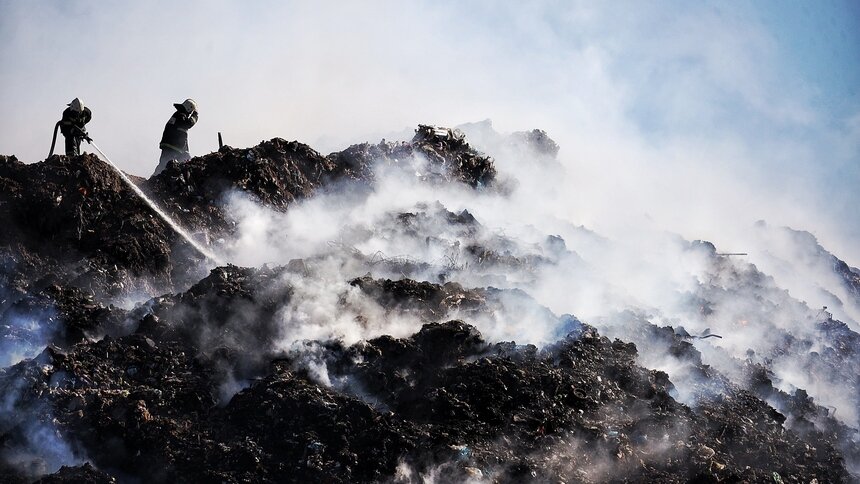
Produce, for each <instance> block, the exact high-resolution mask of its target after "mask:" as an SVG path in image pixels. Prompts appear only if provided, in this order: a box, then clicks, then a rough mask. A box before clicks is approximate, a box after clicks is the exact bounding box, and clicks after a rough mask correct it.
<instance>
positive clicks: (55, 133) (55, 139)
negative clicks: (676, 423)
mask: <svg viewBox="0 0 860 484" xmlns="http://www.w3.org/2000/svg"><path fill="white" fill-rule="evenodd" d="M60 123H62V121H57V124H55V125H54V138H53V139H52V140H51V152H50V153H48V158H50V157H52V156H54V146H56V145H57V130H58V129H60Z"/></svg>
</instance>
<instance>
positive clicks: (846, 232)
mask: <svg viewBox="0 0 860 484" xmlns="http://www.w3.org/2000/svg"><path fill="white" fill-rule="evenodd" d="M2 9H3V15H2V17H3V20H2V22H3V24H2V26H3V28H2V29H0V31H2V34H0V35H2V42H0V46H2V47H0V62H2V63H3V65H7V66H13V67H12V68H9V69H3V74H2V76H3V77H2V85H3V89H2V93H0V96H2V97H0V100H2V103H3V105H4V106H6V109H7V110H8V111H10V112H12V113H14V116H6V117H4V120H3V121H0V123H2V125H0V127H2V129H0V146H2V147H3V151H4V152H11V153H15V154H18V155H19V156H20V157H21V158H22V159H24V160H28V161H35V160H39V159H41V158H42V157H43V156H45V152H46V151H47V146H48V138H49V136H50V128H51V126H52V123H53V120H54V119H55V118H57V117H58V115H59V112H60V110H61V109H62V107H63V106H64V104H65V103H66V102H68V100H69V99H71V98H72V97H74V96H81V97H83V98H84V99H85V100H86V101H87V102H88V103H89V104H90V105H91V106H92V107H93V108H94V112H95V117H94V120H93V122H92V123H91V132H92V134H93V136H95V137H96V139H97V141H98V142H99V143H100V146H101V147H102V148H103V149H105V150H106V152H107V153H109V155H110V156H112V157H113V158H114V159H115V160H116V161H117V162H118V163H119V164H120V166H121V167H123V168H124V169H126V170H128V171H130V172H132V173H136V174H141V175H148V174H149V173H150V172H151V170H152V169H153V167H154V165H155V163H154V160H155V159H156V158H157V155H158V151H157V150H158V148H157V143H158V139H159V136H160V133H161V129H162V127H163V123H164V122H165V120H166V119H167V117H169V115H170V112H171V109H172V108H171V103H173V102H176V101H178V100H181V99H183V98H185V97H188V96H191V97H194V98H196V99H197V100H198V102H199V104H200V106H201V118H200V123H199V125H198V126H197V127H195V128H194V130H193V131H192V133H191V146H192V152H193V153H194V154H201V153H205V152H208V151H211V150H214V149H215V148H216V146H217V145H216V132H218V131H221V132H223V133H224V136H225V139H226V142H227V143H228V144H230V145H232V146H251V145H253V144H256V142H258V141H259V140H260V139H266V138H271V137H273V136H282V137H286V138H290V139H299V140H303V141H310V142H311V143H312V144H314V145H315V146H316V147H318V148H322V149H324V150H325V149H336V148H342V147H343V146H345V145H346V144H347V143H348V142H353V141H358V140H362V141H363V140H366V139H372V138H374V137H381V136H384V134H383V133H387V132H390V131H392V130H395V131H399V130H400V129H401V127H404V126H414V125H415V124H416V123H417V122H435V123H438V124H443V125H454V124H459V123H462V122H466V121H472V120H476V119H483V118H486V117H491V118H492V119H493V120H494V121H495V123H496V125H497V127H498V128H499V129H501V130H506V131H513V130H516V129H522V128H523V127H524V126H539V127H542V128H544V129H547V130H549V132H550V133H551V134H552V135H553V136H554V138H555V139H556V140H558V141H560V144H561V145H562V147H563V150H564V152H565V154H566V155H567V156H566V158H565V160H566V163H568V164H569V165H570V166H569V168H571V169H572V173H573V174H574V176H573V177H572V179H571V180H570V184H568V185H567V186H566V187H565V189H566V192H567V194H568V196H567V197H566V198H565V200H564V202H565V206H564V208H563V209H562V210H564V211H566V212H568V215H569V217H567V218H572V219H574V220H577V221H578V222H579V223H583V224H585V225H587V226H589V227H593V228H601V229H603V228H604V227H603V226H607V228H608V227H609V226H613V227H616V228H618V229H619V230H623V228H625V227H628V226H629V225H630V224H631V223H633V222H634V221H635V222H637V223H641V218H642V216H647V218H648V219H649V220H651V221H654V222H655V223H657V224H658V225H659V226H661V227H669V228H671V229H672V230H676V231H679V232H683V231H686V232H696V234H697V235H696V236H694V237H697V238H704V239H708V240H713V241H715V242H717V243H718V244H720V245H721V246H722V245H723V244H726V245H728V244H730V243H731V242H732V241H733V240H734V239H733V238H732V234H733V233H737V232H740V233H744V231H746V230H747V227H748V225H747V223H751V222H754V221H755V220H757V219H765V220H768V222H769V223H771V224H774V225H789V226H792V227H803V228H804V229H806V230H810V231H812V232H813V233H815V234H816V235H817V236H818V237H819V238H820V239H821V240H822V241H823V242H824V245H825V246H826V247H830V248H832V250H834V251H835V252H836V253H837V254H840V255H842V256H843V258H847V259H849V260H857V259H858V258H860V254H858V253H857V252H856V247H858V246H860V244H858V243H857V242H858V240H860V239H858V237H860V232H858V230H860V229H858V226H857V224H856V222H855V221H854V220H853V219H854V218H856V217H852V213H851V208H850V207H853V206H856V205H857V202H858V199H857V198H856V197H857V195H856V193H855V190H854V189H853V187H855V186H856V185H857V182H858V176H860V174H858V172H857V168H856V167H857V165H856V161H857V153H858V144H857V143H858V142H857V140H858V139H860V136H858V126H860V124H858V122H857V120H858V119H860V114H858V111H857V109H856V108H857V106H856V103H854V102H853V101H852V100H851V99H850V98H849V99H847V100H848V101H849V102H848V104H847V105H846V108H844V109H842V110H840V111H838V112H836V111H832V110H827V109H824V108H822V106H824V107H825V108H826V105H823V104H820V103H819V102H818V101H819V99H820V98H821V96H824V95H825V94H818V93H817V91H816V89H817V86H816V85H815V84H811V83H810V81H808V80H807V78H806V77H804V76H803V75H802V74H803V71H801V70H798V69H797V68H796V66H794V64H793V63H792V57H791V55H792V51H790V50H788V49H789V48H790V47H791V45H789V44H786V42H787V40H786V39H784V38H781V37H778V36H777V35H776V34H777V33H778V32H776V31H775V30H774V27H773V26H772V25H771V24H770V23H768V22H771V20H770V17H768V21H767V22H765V21H763V20H762V12H760V11H759V10H756V8H755V7H752V6H744V5H736V6H732V8H728V7H721V6H712V5H676V4H672V3H665V4H663V3H658V4H653V5H648V6H642V5H640V4H632V5H628V6H627V7H626V8H619V7H615V6H613V7H610V6H594V5H579V4H563V5H560V4H553V3H539V4H531V3H530V4H529V5H498V4H496V3H495V2H488V3H480V2H479V3H474V4H470V5H467V6H462V5H460V4H455V3H451V4H449V3H445V2H426V3H422V2H419V3H416V4H412V5H408V6H402V5H401V4H399V3H393V2H376V3H370V4H367V3H364V4H360V5H343V4H341V3H337V4H322V5H318V4H314V5H310V4H304V3H286V4H285V3H281V2H277V3H275V2H255V3H254V4H251V5H248V4H246V3H233V2H216V3H211V2H205V3H204V2H200V3H195V2H191V3H184V4H182V5H179V6H177V5H172V4H171V5H170V6H169V8H163V6H162V5H159V4H157V3H151V2H147V3H145V4H139V5H120V4H116V5H104V4H99V3H91V2H85V1H82V2H72V3H63V4H56V3H38V2H37V3H33V2H28V3H27V4H26V5H25V4H18V3H13V2H8V3H3V4H2ZM168 12H169V13H168ZM828 12H829V10H828ZM836 13H838V12H836ZM764 14H766V15H773V16H775V17H774V20H772V22H777V23H778V22H779V19H780V18H783V17H779V14H780V12H770V11H766V12H764ZM782 15H784V16H786V18H787V16H788V15H789V13H784V14H782ZM822 15H823V14H822ZM834 15H835V14H834ZM836 16H837V17H839V16H838V15H836ZM849 16H850V15H849ZM807 17H808V18H809V20H808V22H810V23H811V22H813V21H815V20H816V19H817V18H818V17H816V16H814V15H808V16H807ZM842 17H845V15H842ZM786 21H787V20H786ZM815 25H817V24H815ZM810 28H812V27H810ZM847 28H848V30H847V31H846V30H844V29H843V35H844V36H847V38H849V39H850V38H853V36H856V35H857V32H856V30H857V29H851V25H849V26H848V27H847ZM795 30H797V29H795ZM83 33H86V35H83ZM821 35H831V34H827V33H826V32H822V34H821ZM830 38H832V42H833V45H834V46H837V47H840V46H841V45H842V44H840V43H839V42H842V41H841V40H839V38H837V37H835V36H832V37H825V39H830ZM841 66H842V67H841V69H842V70H841V71H839V72H840V75H841V76H847V77H848V78H849V79H850V77H851V76H853V75H854V72H853V71H852V70H851V69H850V68H849V67H848V66H847V65H846V64H844V63H843V64H841ZM829 67H830V68H832V69H840V67H839V65H837V66H829ZM793 68H794V70H792V69H793ZM828 95H829V94H828ZM852 109H853V111H852ZM39 126H43V127H44V128H43V129H39V128H38V127H39ZM787 207H791V208H787ZM631 217H632V220H631ZM747 218H748V219H750V220H747ZM735 221H742V222H744V223H743V224H740V225H739V227H735V229H734V230H731V229H730V228H729V227H727V225H730V224H729V222H735ZM597 225H600V226H601V227H597ZM603 231H604V232H605V230H603Z"/></svg>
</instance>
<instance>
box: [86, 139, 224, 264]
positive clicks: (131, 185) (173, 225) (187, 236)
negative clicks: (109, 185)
mask: <svg viewBox="0 0 860 484" xmlns="http://www.w3.org/2000/svg"><path fill="white" fill-rule="evenodd" d="M87 142H88V143H89V144H90V145H92V147H93V148H95V149H96V151H98V152H99V154H100V155H101V156H102V158H103V159H104V161H105V162H106V163H107V164H108V166H110V167H111V168H113V169H114V171H116V172H117V173H118V174H119V176H120V177H121V178H122V179H123V181H125V183H126V184H127V185H128V186H129V188H131V189H132V190H133V191H134V193H136V194H137V196H139V197H140V198H141V199H143V201H144V202H146V204H147V205H149V208H151V209H152V210H153V211H154V212H155V213H156V214H158V216H159V217H161V219H162V220H164V221H165V222H166V223H167V225H169V226H170V227H171V228H172V229H173V230H174V231H175V232H176V233H177V234H179V236H180V237H182V238H183V239H185V241H186V242H188V243H189V244H190V245H191V247H194V249H195V250H197V252H199V253H200V254H201V255H203V256H204V257H206V258H207V259H209V260H211V261H213V262H215V263H216V264H218V265H222V264H223V263H222V262H221V260H220V259H219V258H218V257H217V256H216V255H215V254H213V253H212V252H210V251H209V250H207V249H206V248H205V247H203V246H202V245H200V244H199V243H197V242H196V241H195V240H194V238H192V237H191V234H189V233H188V232H187V231H186V230H185V229H183V228H182V226H180V225H179V224H178V223H176V222H175V221H174V220H173V219H172V218H170V216H169V215H167V214H166V213H164V211H163V210H161V208H159V207H158V205H156V204H155V202H153V201H152V200H150V199H149V197H147V196H146V194H145V193H143V190H141V189H140V187H138V186H137V185H135V183H134V182H133V181H131V179H130V178H129V177H128V176H127V175H126V174H125V173H123V171H122V170H120V169H119V168H118V167H117V166H116V165H115V164H114V163H113V161H111V159H110V158H108V157H107V155H106V154H104V152H103V151H102V150H101V149H99V147H98V145H96V144H95V143H94V142H93V141H92V140H89V139H88V140H87Z"/></svg>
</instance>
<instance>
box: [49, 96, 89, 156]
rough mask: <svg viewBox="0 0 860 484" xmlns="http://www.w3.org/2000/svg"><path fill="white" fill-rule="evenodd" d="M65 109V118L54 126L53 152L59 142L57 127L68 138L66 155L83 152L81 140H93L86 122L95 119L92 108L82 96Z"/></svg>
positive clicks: (52, 152) (75, 154)
mask: <svg viewBox="0 0 860 484" xmlns="http://www.w3.org/2000/svg"><path fill="white" fill-rule="evenodd" d="M68 106H69V107H67V108H66V109H65V110H64V111H63V118H62V119H60V121H59V122H57V125H56V126H54V139H53V140H52V141H51V153H50V155H49V156H51V155H53V154H54V145H55V144H56V142H57V128H58V127H59V128H60V132H61V133H63V137H65V138H66V156H77V155H79V154H81V141H83V140H87V141H92V139H90V136H89V135H88V134H87V128H86V124H87V123H89V122H90V120H91V119H93V113H92V111H90V108H88V107H86V106H84V103H83V102H82V101H81V100H80V98H75V99H73V100H72V102H70V103H69V104H68Z"/></svg>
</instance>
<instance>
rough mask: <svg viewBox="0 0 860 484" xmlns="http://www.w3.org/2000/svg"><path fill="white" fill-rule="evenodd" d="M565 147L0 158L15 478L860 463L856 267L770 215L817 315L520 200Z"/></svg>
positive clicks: (0, 439)
mask: <svg viewBox="0 0 860 484" xmlns="http://www.w3.org/2000/svg"><path fill="white" fill-rule="evenodd" d="M464 133H467V134H468V135H469V136H471V135H472V134H474V135H475V138H476V139H480V140H481V142H482V146H481V150H480V151H479V150H478V149H476V148H475V147H474V146H472V145H471V144H470V143H469V142H468V141H467V134H464ZM558 151H559V147H558V146H557V145H556V144H555V142H553V141H552V140H551V139H550V138H549V137H548V136H547V134H546V133H544V132H542V131H540V130H534V131H529V132H523V133H515V134H514V135H511V136H502V135H499V134H498V133H495V132H494V131H492V129H491V127H490V126H489V125H488V123H483V124H482V123H478V124H474V125H467V126H463V127H462V131H461V130H454V129H446V128H438V127H433V126H425V125H421V126H419V127H418V129H417V130H416V133H415V136H414V138H412V139H411V140H409V141H396V142H384V141H383V142H380V143H378V144H368V143H365V144H360V145H355V146H351V147H349V148H347V149H345V150H343V151H341V152H337V153H332V154H329V155H327V156H325V155H322V154H320V153H318V152H317V151H315V150H314V149H312V148H311V147H309V146H307V145H304V144H301V143H299V142H296V141H291V142H288V141H285V140H283V139H278V138H276V139H273V140H270V141H265V142H263V143H261V144H259V145H258V146H255V147H252V148H246V149H235V148H230V147H226V146H225V147H223V148H222V149H221V150H219V151H218V152H215V153H211V154H208V155H205V156H202V157H197V158H192V159H190V160H188V161H187V162H184V163H178V162H173V161H171V162H168V163H166V166H165V167H164V169H163V171H161V172H160V173H158V174H157V175H154V176H153V177H151V178H149V179H139V178H133V177H126V176H125V175H124V174H122V173H119V172H117V171H116V170H114V169H113V168H112V166H111V165H109V164H107V163H105V162H104V161H102V160H101V159H99V158H98V157H96V156H94V155H88V154H85V155H80V156H74V157H63V156H52V157H50V158H48V159H47V160H45V161H43V162H40V163H34V164H23V163H21V162H19V161H18V160H17V159H15V158H14V157H11V156H3V157H0V188H2V189H0V224H2V226H3V227H4V230H3V231H2V232H0V264H2V265H0V267H2V270H0V364H2V367H3V368H2V369H0V482H9V483H19V482H21V483H23V482H36V481H39V482H135V481H145V482H177V481H180V482H209V481H219V482H240V481H255V482H284V481H301V482H379V481H384V482H464V481H471V482H547V481H555V482H559V481H560V482H606V481H658V482H688V481H708V482H722V481H730V482H738V481H744V482H804V483H808V482H822V483H823V482H847V481H852V480H857V479H858V477H860V439H858V433H857V428H858V415H857V408H858V402H860V381H858V378H860V377H858V375H860V334H858V333H857V332H856V331H857V329H858V325H857V321H856V320H855V319H853V315H856V314H857V312H856V308H858V307H860V271H858V270H857V269H855V268H852V267H851V266H849V265H848V264H846V263H844V262H842V261H841V260H839V259H837V258H836V257H835V256H832V255H831V254H830V253H828V252H827V251H826V250H824V249H823V248H822V247H820V246H819V245H818V243H817V241H815V240H814V238H812V239H810V238H809V237H806V236H805V235H803V234H802V233H795V232H793V231H788V229H779V228H773V227H767V226H766V225H762V226H760V227H757V228H756V230H759V231H761V232H760V233H761V234H762V237H783V238H789V239H790V241H791V244H789V246H790V247H792V248H793V249H792V250H803V252H804V254H806V258H805V259H804V265H803V266H801V267H800V268H799V269H797V270H801V271H803V270H807V269H808V268H816V270H817V269H818V268H821V267H824V268H825V269H828V270H829V271H830V273H829V274H827V276H826V277H825V276H824V275H821V277H820V278H819V279H817V280H818V281H821V282H819V283H818V284H817V286H816V288H815V289H811V290H810V291H813V292H812V293H816V294H817V293H823V292H824V291H826V292H827V294H829V296H828V301H831V302H830V304H829V306H830V307H831V309H833V308H835V309H833V312H824V313H822V312H821V311H816V310H813V309H811V308H810V307H809V306H808V305H807V303H806V302H804V301H801V300H799V299H796V298H795V297H794V296H793V295H792V294H794V292H789V291H787V290H786V289H785V287H783V286H782V285H781V284H784V283H785V282H784V281H788V280H789V279H788V278H787V275H786V274H787V273H786V272H785V271H775V272H774V273H773V274H768V273H766V272H765V271H764V269H760V268H759V267H757V266H756V265H753V264H751V263H749V262H746V261H744V260H742V259H736V258H730V257H727V256H725V255H721V254H719V253H718V252H717V251H716V249H715V248H714V246H713V245H712V244H710V243H707V242H702V241H693V242H690V241H686V240H683V239H681V238H680V237H677V236H673V235H671V234H657V235H655V236H654V239H653V242H654V243H653V244H651V245H650V246H649V247H651V248H650V249H649V250H652V251H653V252H654V253H657V254H659V255H661V256H662V255H665V254H671V258H674V260H678V261H680V262H679V264H678V265H679V267H672V268H666V267H662V266H660V265H654V264H651V263H650V262H649V261H651V260H652V259H650V258H649V253H648V251H646V250H643V248H642V247H641V246H640V247H638V248H637V250H636V251H630V250H628V248H627V247H626V246H625V243H624V241H615V240H610V239H607V238H605V237H603V236H601V235H600V234H597V233H594V232H592V231H590V230H588V229H586V228H584V227H580V226H575V225H573V224H569V223H565V222H561V221H558V220H557V219H553V218H551V217H547V218H546V219H543V218H542V215H541V213H540V212H539V211H538V210H537V209H532V207H530V206H527V207H526V210H525V212H527V217H524V218H522V219H521V218H518V215H517V213H518V211H517V206H522V205H523V204H525V205H528V201H527V200H524V199H523V198H522V197H523V190H522V189H521V187H520V186H519V185H518V181H517V178H518V176H517V173H516V172H515V170H516V169H520V170H531V171H534V169H535V168H536V167H541V168H543V169H545V171H546V172H548V173H556V172H557V171H558V170H560V167H559V165H557V163H556V162H555V157H556V156H557V154H558ZM484 153H492V154H493V155H494V156H496V157H495V158H493V157H490V156H488V155H487V154H484ZM544 181H545V183H546V185H547V191H548V192H550V191H552V189H553V188H554V187H553V180H551V179H547V180H544ZM138 191H139V192H140V193H138ZM141 194H142V195H143V196H141ZM148 200H151V203H148V202H147V201H148ZM158 210H163V212H164V216H160V215H159V214H158V212H157V211H158ZM500 212H501V213H502V214H503V215H504V217H502V216H500V215H499V214H500ZM502 219H504V221H505V222H507V223H502V221H500V220H502ZM547 220H549V221H554V223H556V224H557V225H554V226H553V229H554V230H553V231H551V232H550V231H547V230H546V227H547V226H548V225H547V223H545V222H546V221H547ZM178 228H181V229H182V230H178ZM183 233H185V235H183ZM798 234H800V235H798ZM198 244H199V245H200V246H201V247H203V249H204V250H203V251H201V250H198V249H196V248H195V245H198ZM201 252H204V253H201ZM205 252H212V253H213V256H211V257H210V256H206V255H205ZM768 257H769V259H767V261H765V265H766V266H768V263H769V267H779V266H780V265H779V264H776V263H774V260H778V259H779V258H780V257H788V256H786V255H784V254H782V255H781V254H779V253H771V254H768ZM666 259H669V258H667V257H664V258H662V260H666ZM220 261H224V262H220ZM762 267H765V266H762ZM809 270H811V269H809ZM817 274H821V273H820V272H817ZM643 281H644V283H643ZM655 288H661V290H659V291H658V290H656V289H655ZM662 288H668V289H665V290H663V289H662ZM793 291H794V288H793ZM815 291H818V292H815ZM832 301H836V303H835V304H834V303H833V302H832ZM595 308H596V309H595ZM740 321H743V323H742V324H741V323H739V322H740Z"/></svg>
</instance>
